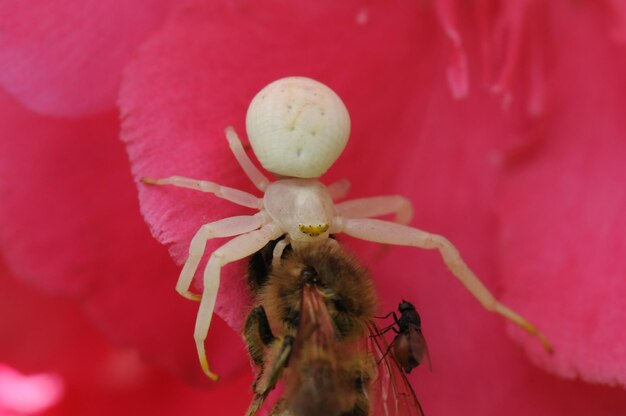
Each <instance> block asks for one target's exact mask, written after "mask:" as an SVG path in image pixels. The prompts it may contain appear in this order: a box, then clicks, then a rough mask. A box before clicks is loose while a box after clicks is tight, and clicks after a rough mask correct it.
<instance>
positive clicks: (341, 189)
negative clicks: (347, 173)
mask: <svg viewBox="0 0 626 416" xmlns="http://www.w3.org/2000/svg"><path fill="white" fill-rule="evenodd" d="M349 190H350V181H349V180H347V179H341V180H338V181H337V182H333V183H331V184H330V185H328V192H329V193H330V197H331V198H332V199H333V201H336V200H338V199H342V198H345V197H346V195H347V194H348V191H349Z"/></svg>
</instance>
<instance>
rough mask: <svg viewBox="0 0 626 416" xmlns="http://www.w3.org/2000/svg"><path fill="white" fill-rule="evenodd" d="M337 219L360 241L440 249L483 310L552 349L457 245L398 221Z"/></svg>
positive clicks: (446, 262)
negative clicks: (479, 274)
mask: <svg viewBox="0 0 626 416" xmlns="http://www.w3.org/2000/svg"><path fill="white" fill-rule="evenodd" d="M337 221H338V222H339V223H341V224H343V228H342V230H341V231H342V232H344V233H346V234H348V235H351V236H353V237H356V238H359V239H361V240H369V241H375V242H379V243H384V244H394V245H401V246H413V247H419V248H424V249H437V250H439V253H440V254H441V257H442V258H443V261H444V262H445V264H446V266H447V267H448V269H450V271H451V272H452V274H454V275H455V276H456V277H457V278H458V279H459V280H460V281H461V283H462V284H463V285H464V286H465V288H467V290H469V291H470V293H471V294H472V295H474V297H476V299H478V301H479V302H480V303H481V304H482V305H483V307H485V309H487V310H489V311H492V312H496V313H499V314H500V315H502V316H504V317H505V318H506V319H509V320H510V321H512V322H514V323H516V324H517V325H519V326H520V327H522V328H523V329H525V330H526V331H528V332H529V333H530V334H532V335H534V336H536V337H538V338H539V340H540V341H541V343H542V344H543V346H544V348H545V349H546V350H547V351H548V352H552V345H551V344H550V342H549V341H548V340H547V339H546V337H545V336H544V335H543V334H542V333H541V332H539V330H538V329H537V328H536V327H535V326H534V325H533V324H531V323H530V322H528V320H526V319H525V318H524V317H522V316H521V315H519V314H518V313H517V312H515V311H513V310H512V309H510V308H509V307H507V306H506V305H504V304H502V303H500V302H499V301H498V300H497V299H496V298H495V297H494V296H493V295H492V294H491V292H489V290H488V289H487V288H486V287H485V285H484V284H483V283H482V282H481V281H480V279H478V277H477V276H476V275H475V274H474V272H472V270H471V269H470V268H469V267H467V265H466V264H465V262H464V261H463V259H462V258H461V256H460V255H459V252H458V250H457V249H456V247H454V246H453V245H452V243H450V241H448V240H447V239H446V238H445V237H442V236H440V235H437V234H431V233H428V232H425V231H421V230H418V229H416V228H412V227H407V226H404V225H401V224H395V223H393V222H388V221H381V220H376V219H359V218H338V219H337Z"/></svg>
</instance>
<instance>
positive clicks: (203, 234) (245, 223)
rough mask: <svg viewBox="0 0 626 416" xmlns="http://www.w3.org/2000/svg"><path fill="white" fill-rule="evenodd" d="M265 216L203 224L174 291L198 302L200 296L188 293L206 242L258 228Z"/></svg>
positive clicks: (228, 219) (190, 249) (264, 220)
mask: <svg viewBox="0 0 626 416" xmlns="http://www.w3.org/2000/svg"><path fill="white" fill-rule="evenodd" d="M267 221H268V219H267V215H266V214H265V213H264V212H259V213H258V214H255V215H242V216H238V217H230V218H224V219H221V220H219V221H215V222H211V223H208V224H204V225H203V226H202V227H200V229H199V230H198V232H196V235H195V236H194V237H193V238H192V239H191V244H189V257H187V260H186V261H185V265H184V266H183V269H182V270H181V272H180V277H179V278H178V282H177V283H176V291H177V292H178V293H180V294H181V295H182V296H184V297H186V298H187V299H191V300H196V301H199V300H200V299H201V298H202V295H200V294H197V293H192V292H190V291H189V286H191V281H192V280H193V276H194V275H195V274H196V269H197V268H198V264H199V263H200V260H201V259H202V255H203V254H204V249H205V247H206V242H207V241H208V240H210V239H212V238H220V237H231V236H234V235H240V234H244V233H247V232H250V231H254V230H256V229H258V228H260V227H261V226H262V225H263V224H265V223H267Z"/></svg>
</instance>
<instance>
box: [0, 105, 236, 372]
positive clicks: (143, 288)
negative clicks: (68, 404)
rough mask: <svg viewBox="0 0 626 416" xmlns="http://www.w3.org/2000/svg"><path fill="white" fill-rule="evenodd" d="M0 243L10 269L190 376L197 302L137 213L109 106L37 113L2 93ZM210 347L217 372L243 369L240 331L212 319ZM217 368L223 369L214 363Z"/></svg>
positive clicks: (194, 360) (123, 341) (194, 369)
mask: <svg viewBox="0 0 626 416" xmlns="http://www.w3.org/2000/svg"><path fill="white" fill-rule="evenodd" d="M0 113H1V114H2V115H3V120H6V122H4V123H2V125H0V137H2V138H3V140H2V147H3V151H2V152H0V194H2V195H3V200H2V204H0V249H2V252H3V256H4V257H5V259H6V261H7V263H8V265H9V266H10V267H11V268H12V269H13V270H14V271H15V273H16V274H17V275H18V276H19V277H21V278H23V279H25V280H27V281H29V282H31V283H34V284H36V285H38V286H39V287H42V288H44V289H46V290H48V291H50V292H56V293H64V294H69V295H71V296H73V297H77V298H81V299H83V301H84V302H85V305H86V307H87V308H88V309H89V310H90V312H91V314H92V315H93V317H94V319H96V320H97V322H98V323H99V325H100V326H101V327H102V328H103V329H104V330H105V331H106V332H107V333H108V334H109V336H111V337H112V338H113V339H115V340H116V341H117V342H119V343H120V344H122V345H131V346H135V347H138V348H140V349H141V351H142V352H143V353H145V354H146V355H148V356H149V357H150V358H151V359H152V360H155V361H158V362H160V363H161V364H162V365H164V366H166V367H168V368H170V369H172V370H175V371H179V372H182V373H183V374H185V375H187V377H191V374H195V375H196V376H197V377H198V378H200V377H202V379H203V380H204V378H203V376H202V375H201V372H200V370H199V366H198V363H197V358H196V356H195V351H194V350H195V347H194V343H193V337H192V334H193V321H194V316H195V306H194V305H190V304H189V302H187V301H185V300H184V299H182V298H181V297H180V296H179V295H178V294H176V292H175V291H174V285H175V283H176V279H177V276H178V273H179V271H178V269H177V268H176V267H175V266H174V264H173V263H172V261H171V259H170V258H169V256H168V255H167V253H166V250H164V249H163V247H161V245H160V244H158V243H157V242H156V241H154V240H153V239H152V237H151V236H150V234H149V232H148V230H146V227H145V224H144V222H143V220H142V218H141V216H140V214H139V211H138V204H137V200H136V190H135V186H134V184H133V182H132V179H131V177H130V173H129V172H128V162H127V159H126V155H125V152H124V149H123V146H122V144H121V143H120V142H119V141H118V140H117V115H116V114H107V115H103V116H99V117H96V118H92V119H85V120H81V121H73V122H68V121H61V120H56V119H51V118H46V117H42V116H36V115H34V114H32V113H30V112H28V111H27V110H24V109H23V108H21V107H20V106H19V105H18V104H16V103H15V102H13V101H12V100H11V99H9V98H8V97H7V96H6V95H0ZM215 330H216V331H220V334H221V337H220V338H219V339H218V338H213V341H212V342H210V344H209V347H208V348H210V350H211V351H210V354H213V355H215V356H222V357H224V361H222V362H221V363H219V364H218V363H217V362H216V367H217V368H216V370H220V371H221V372H222V373H223V374H222V375H224V376H227V375H229V374H231V375H232V374H234V373H236V372H237V371H240V370H241V369H242V368H247V364H246V363H245V355H244V351H243V347H242V346H241V342H240V336H239V335H238V334H235V333H233V331H231V330H230V329H228V328H227V327H225V326H224V323H223V322H221V321H220V320H217V321H216V324H215ZM222 370H223V371H222Z"/></svg>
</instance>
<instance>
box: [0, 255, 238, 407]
mask: <svg viewBox="0 0 626 416" xmlns="http://www.w3.org/2000/svg"><path fill="white" fill-rule="evenodd" d="M42 317H43V318H45V319H42ZM0 333H1V334H2V337H3V338H2V339H3V341H8V340H10V342H2V343H0V357H2V360H3V361H4V362H6V363H7V364H8V365H10V366H11V367H13V368H15V369H18V370H19V372H20V373H23V374H37V373H42V372H44V373H53V374H55V377H61V378H62V380H63V384H64V394H63V396H62V397H61V399H60V401H58V403H56V405H55V406H53V407H50V408H48V409H47V410H46V411H45V412H42V413H37V414H41V415H43V416H73V415H77V416H78V415H81V416H82V415H90V416H105V415H120V416H125V415H163V416H169V415H172V414H176V415H184V416H186V415H189V416H192V415H197V414H198V409H205V408H206V409H210V411H211V413H213V412H215V414H224V415H230V414H233V415H235V414H237V415H241V414H243V413H244V411H245V408H246V407H247V402H249V400H250V396H251V393H250V390H249V386H250V383H251V375H250V374H249V372H246V373H245V374H244V375H243V376H239V377H237V378H236V379H234V380H231V381H222V382H220V383H219V384H217V385H215V386H214V387H216V386H217V387H219V388H211V389H199V388H197V386H188V385H185V384H183V383H182V382H181V381H180V380H178V379H176V378H174V377H173V376H171V375H170V374H167V373H165V372H163V371H161V370H159V369H157V368H154V367H152V366H150V365H149V364H147V363H146V362H143V361H142V360H141V359H140V355H139V354H138V353H137V351H136V350H134V349H130V350H129V349H123V348H119V347H118V346H115V345H112V344H111V343H110V342H108V341H107V339H106V338H104V337H102V335H101V334H100V333H99V331H98V330H97V329H96V328H94V327H93V325H92V324H91V322H90V320H89V318H87V317H86V316H85V314H84V312H83V310H82V307H81V306H80V305H79V303H78V302H76V301H73V300H68V299H60V298H58V297H57V298H54V297H50V296H49V295H46V294H43V293H41V292H38V291H37V290H34V289H33V288H31V287H29V286H28V285H26V284H24V283H22V282H18V281H16V280H13V279H11V278H9V277H8V276H7V274H6V271H5V270H4V268H1V267H0ZM0 368H1V369H2V370H0V371H1V373H2V374H3V375H5V374H6V372H5V371H4V369H5V367H3V366H0ZM20 380H21V382H31V381H32V380H30V379H29V378H28V377H27V378H26V380H24V376H20ZM16 387H17V386H15V384H12V385H11V386H9V388H8V389H5V388H3V387H0V390H2V391H0V396H3V394H6V393H13V394H11V397H10V399H12V400H13V401H15V399H16V396H15V394H14V392H15V388H16ZM1 401H2V400H1V399H0V402H1ZM34 404H35V402H34V401H29V403H28V405H29V406H33V405H34ZM3 410H6V407H4V408H3V407H2V404H0V414H2V415H6V413H5V412H3ZM9 414H11V415H14V416H15V415H16V414H20V415H22V414H24V413H13V412H11V413H9Z"/></svg>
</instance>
